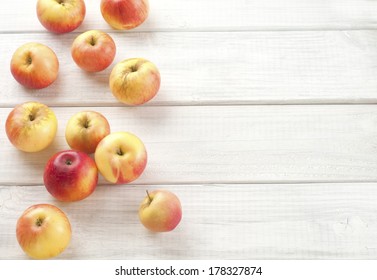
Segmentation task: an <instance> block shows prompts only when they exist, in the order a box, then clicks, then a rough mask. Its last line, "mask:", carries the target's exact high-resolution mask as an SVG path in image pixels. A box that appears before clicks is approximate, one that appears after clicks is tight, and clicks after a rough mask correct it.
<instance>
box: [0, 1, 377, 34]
mask: <svg viewBox="0 0 377 280" xmlns="http://www.w3.org/2000/svg"><path fill="white" fill-rule="evenodd" d="M35 3H36V2H35V1H27V0H13V1H8V3H7V5H4V6H3V7H2V9H1V10H0V18H1V19H2V21H1V23H0V32H5V33H7V32H18V31H21V32H25V31H26V32H29V31H43V32H45V29H44V28H43V27H42V26H41V24H40V23H39V21H38V19H37V16H36V9H35ZM85 3H86V6H87V15H86V18H85V20H84V23H83V25H82V26H81V27H80V29H79V30H78V31H83V30H87V29H103V30H110V28H109V26H108V25H107V24H106V22H105V21H104V20H103V18H102V16H101V13H100V8H99V3H100V0H90V1H85ZM150 6H151V12H150V16H149V18H148V19H147V21H146V22H145V23H144V24H143V25H142V26H140V27H139V28H138V29H137V30H139V31H177V30H179V31H192V30H195V31H197V30H201V31H202V30H223V31H225V30H298V29H300V30H301V29H317V30H318V29H337V30H339V29H364V28H368V29H369V28H376V27H377V21H376V17H375V14H376V13H377V3H376V2H375V1H370V0H331V1H328V0H316V1H312V0H285V1H279V0H264V1H258V0H238V1H228V0H216V1H202V0H180V1H176V0H164V1H162V0H159V1H153V0H151V1H150Z"/></svg>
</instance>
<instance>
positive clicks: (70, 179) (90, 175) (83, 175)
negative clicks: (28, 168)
mask: <svg viewBox="0 0 377 280" xmlns="http://www.w3.org/2000/svg"><path fill="white" fill-rule="evenodd" d="M43 181H44V184H45V186H46V189H47V191H48V192H49V193H50V194H51V195H52V196H53V197H55V198H56V199H58V200H60V201H68V202H70V201H78V200H82V199H84V198H86V197H88V196H89V195H90V194H92V193H93V192H94V190H95V188H96V186H97V181H98V171H97V167H96V163H95V162H94V160H93V159H92V158H91V157H89V156H88V155H87V154H85V153H83V152H80V151H62V152H58V153H56V154H55V155H53V156H52V157H51V158H50V159H49V160H48V162H47V164H46V166H45V171H44V175H43Z"/></svg>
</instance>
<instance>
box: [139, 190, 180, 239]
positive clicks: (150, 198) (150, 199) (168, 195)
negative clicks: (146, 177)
mask: <svg viewBox="0 0 377 280" xmlns="http://www.w3.org/2000/svg"><path fill="white" fill-rule="evenodd" d="M147 193H148V192H147ZM139 219H140V222H141V223H142V224H143V225H144V226H145V227H146V228H147V229H149V230H151V231H154V232H167V231H172V230H174V229H175V228H176V227H177V225H178V224H179V222H180V221H181V219H182V206H181V202H180V201H179V199H178V197H177V196H176V195H175V194H174V193H172V192H170V191H167V190H155V191H152V192H150V193H148V195H147V196H146V197H145V198H144V200H143V201H142V202H141V204H140V208H139Z"/></svg>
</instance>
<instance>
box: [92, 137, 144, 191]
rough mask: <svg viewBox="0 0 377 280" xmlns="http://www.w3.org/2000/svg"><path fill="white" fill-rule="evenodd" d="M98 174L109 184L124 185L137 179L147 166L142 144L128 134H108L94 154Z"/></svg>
mask: <svg viewBox="0 0 377 280" xmlns="http://www.w3.org/2000/svg"><path fill="white" fill-rule="evenodd" d="M94 159H95V161H96V164H97V167H98V170H99V172H100V173H101V174H102V176H103V177H104V178H105V179H106V180H107V181H109V182H111V183H115V184H126V183H129V182H132V181H134V180H135V179H137V178H138V177H139V176H140V175H141V174H142V173H143V171H144V169H145V166H146V165H147V152H146V150H145V146H144V144H143V142H142V141H141V140H140V139H139V138H138V137H137V136H135V135H134V134H132V133H129V132H115V133H110V134H109V135H107V136H106V137H105V138H103V139H102V140H101V142H99V144H98V146H97V149H96V151H95V153H94Z"/></svg>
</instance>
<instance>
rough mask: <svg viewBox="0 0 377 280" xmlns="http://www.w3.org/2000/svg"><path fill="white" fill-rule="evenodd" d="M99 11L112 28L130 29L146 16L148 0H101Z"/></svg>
mask: <svg viewBox="0 0 377 280" xmlns="http://www.w3.org/2000/svg"><path fill="white" fill-rule="evenodd" d="M101 13H102V16H103V18H104V19H105V20H106V22H107V23H108V24H109V25H110V26H111V27H113V28H114V29H119V30H121V29H132V28H135V27H137V26H139V25H140V24H142V23H143V22H144V21H145V20H146V19H147V17H148V13H149V2H148V0H102V1H101Z"/></svg>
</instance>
